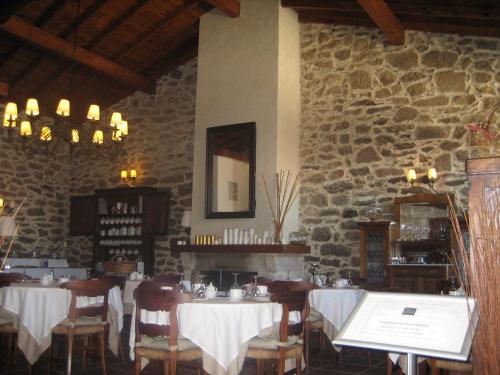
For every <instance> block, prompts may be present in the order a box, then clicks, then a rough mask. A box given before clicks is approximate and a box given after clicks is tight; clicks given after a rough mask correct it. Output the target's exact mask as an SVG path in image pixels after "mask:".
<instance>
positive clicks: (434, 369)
mask: <svg viewBox="0 0 500 375" xmlns="http://www.w3.org/2000/svg"><path fill="white" fill-rule="evenodd" d="M427 363H428V364H429V366H430V368H431V375H440V374H441V373H443V372H442V371H441V370H444V373H445V374H448V373H449V372H450V371H453V372H454V373H455V372H458V373H468V374H472V362H455V361H446V360H442V359H428V360H427Z"/></svg>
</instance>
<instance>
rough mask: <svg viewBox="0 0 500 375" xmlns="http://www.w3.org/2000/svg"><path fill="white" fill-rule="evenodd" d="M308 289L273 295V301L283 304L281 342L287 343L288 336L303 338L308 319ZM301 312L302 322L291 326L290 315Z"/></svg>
mask: <svg viewBox="0 0 500 375" xmlns="http://www.w3.org/2000/svg"><path fill="white" fill-rule="evenodd" d="M307 293H308V290H307V289H302V290H288V291H282V292H278V293H274V294H271V298H270V299H271V301H272V302H276V303H279V304H281V306H282V308H283V315H282V316H281V322H280V341H281V342H286V341H287V338H288V336H291V335H296V336H299V337H300V336H302V335H303V332H304V321H305V319H306V308H307V302H306V301H307ZM291 311H298V312H300V322H296V323H295V322H294V323H292V324H290V322H289V313H290V312H291Z"/></svg>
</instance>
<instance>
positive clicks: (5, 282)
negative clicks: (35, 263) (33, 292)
mask: <svg viewBox="0 0 500 375" xmlns="http://www.w3.org/2000/svg"><path fill="white" fill-rule="evenodd" d="M30 279H31V277H29V276H28V275H25V274H22V273H17V272H12V273H8V272H0V288H3V287H5V286H9V285H10V284H11V283H18V282H21V281H24V280H30Z"/></svg>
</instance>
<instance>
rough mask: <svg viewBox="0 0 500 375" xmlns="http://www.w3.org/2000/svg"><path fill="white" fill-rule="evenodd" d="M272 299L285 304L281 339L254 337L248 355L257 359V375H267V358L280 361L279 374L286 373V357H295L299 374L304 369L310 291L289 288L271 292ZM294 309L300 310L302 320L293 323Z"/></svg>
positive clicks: (249, 345) (282, 304) (298, 374)
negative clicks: (304, 340) (303, 359)
mask: <svg viewBox="0 0 500 375" xmlns="http://www.w3.org/2000/svg"><path fill="white" fill-rule="evenodd" d="M271 301H273V302H277V303H279V304H281V306H282V308H283V315H282V316H281V322H280V328H279V339H276V338H273V337H270V338H260V337H254V338H252V339H250V341H249V344H248V352H247V357H248V358H254V359H256V360H257V374H258V375H263V374H264V360H265V359H273V360H278V375H283V374H284V373H285V360H286V359H289V358H294V359H295V371H296V374H297V375H300V374H301V371H302V352H303V350H304V345H303V344H302V339H303V337H304V324H305V319H306V301H307V290H289V291H284V292H278V293H275V294H271ZM290 311H300V316H301V320H300V322H298V323H293V324H290V322H289V320H288V317H289V312H290Z"/></svg>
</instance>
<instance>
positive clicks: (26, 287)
mask: <svg viewBox="0 0 500 375" xmlns="http://www.w3.org/2000/svg"><path fill="white" fill-rule="evenodd" d="M102 301H103V297H78V298H77V307H83V306H88V305H93V304H100V303H102ZM70 303H71V292H70V291H69V290H67V289H62V288H60V287H59V284H58V282H57V281H56V282H51V283H48V284H46V285H42V284H41V282H40V281H39V280H27V281H23V282H20V283H12V284H11V285H10V286H7V287H3V288H0V309H3V310H4V311H6V312H8V313H10V315H11V316H12V318H13V323H14V327H15V328H17V330H18V334H17V346H18V347H19V349H20V350H21V351H22V352H23V353H24V355H25V357H26V359H27V360H28V362H29V363H31V364H34V363H35V362H36V361H37V360H38V359H39V358H40V356H41V355H42V354H43V353H44V352H45V351H46V350H47V349H48V348H49V347H50V345H51V343H52V329H53V328H54V327H55V326H57V325H58V324H59V323H60V322H62V321H63V320H64V319H66V318H67V316H68V313H69V307H70ZM108 306H109V309H108V322H109V337H108V343H109V348H110V349H111V351H112V352H113V353H114V354H115V355H117V354H118V342H119V337H120V332H121V330H122V328H123V304H122V299H121V292H120V288H119V287H117V286H115V287H113V288H112V289H110V291H109V294H108Z"/></svg>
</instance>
